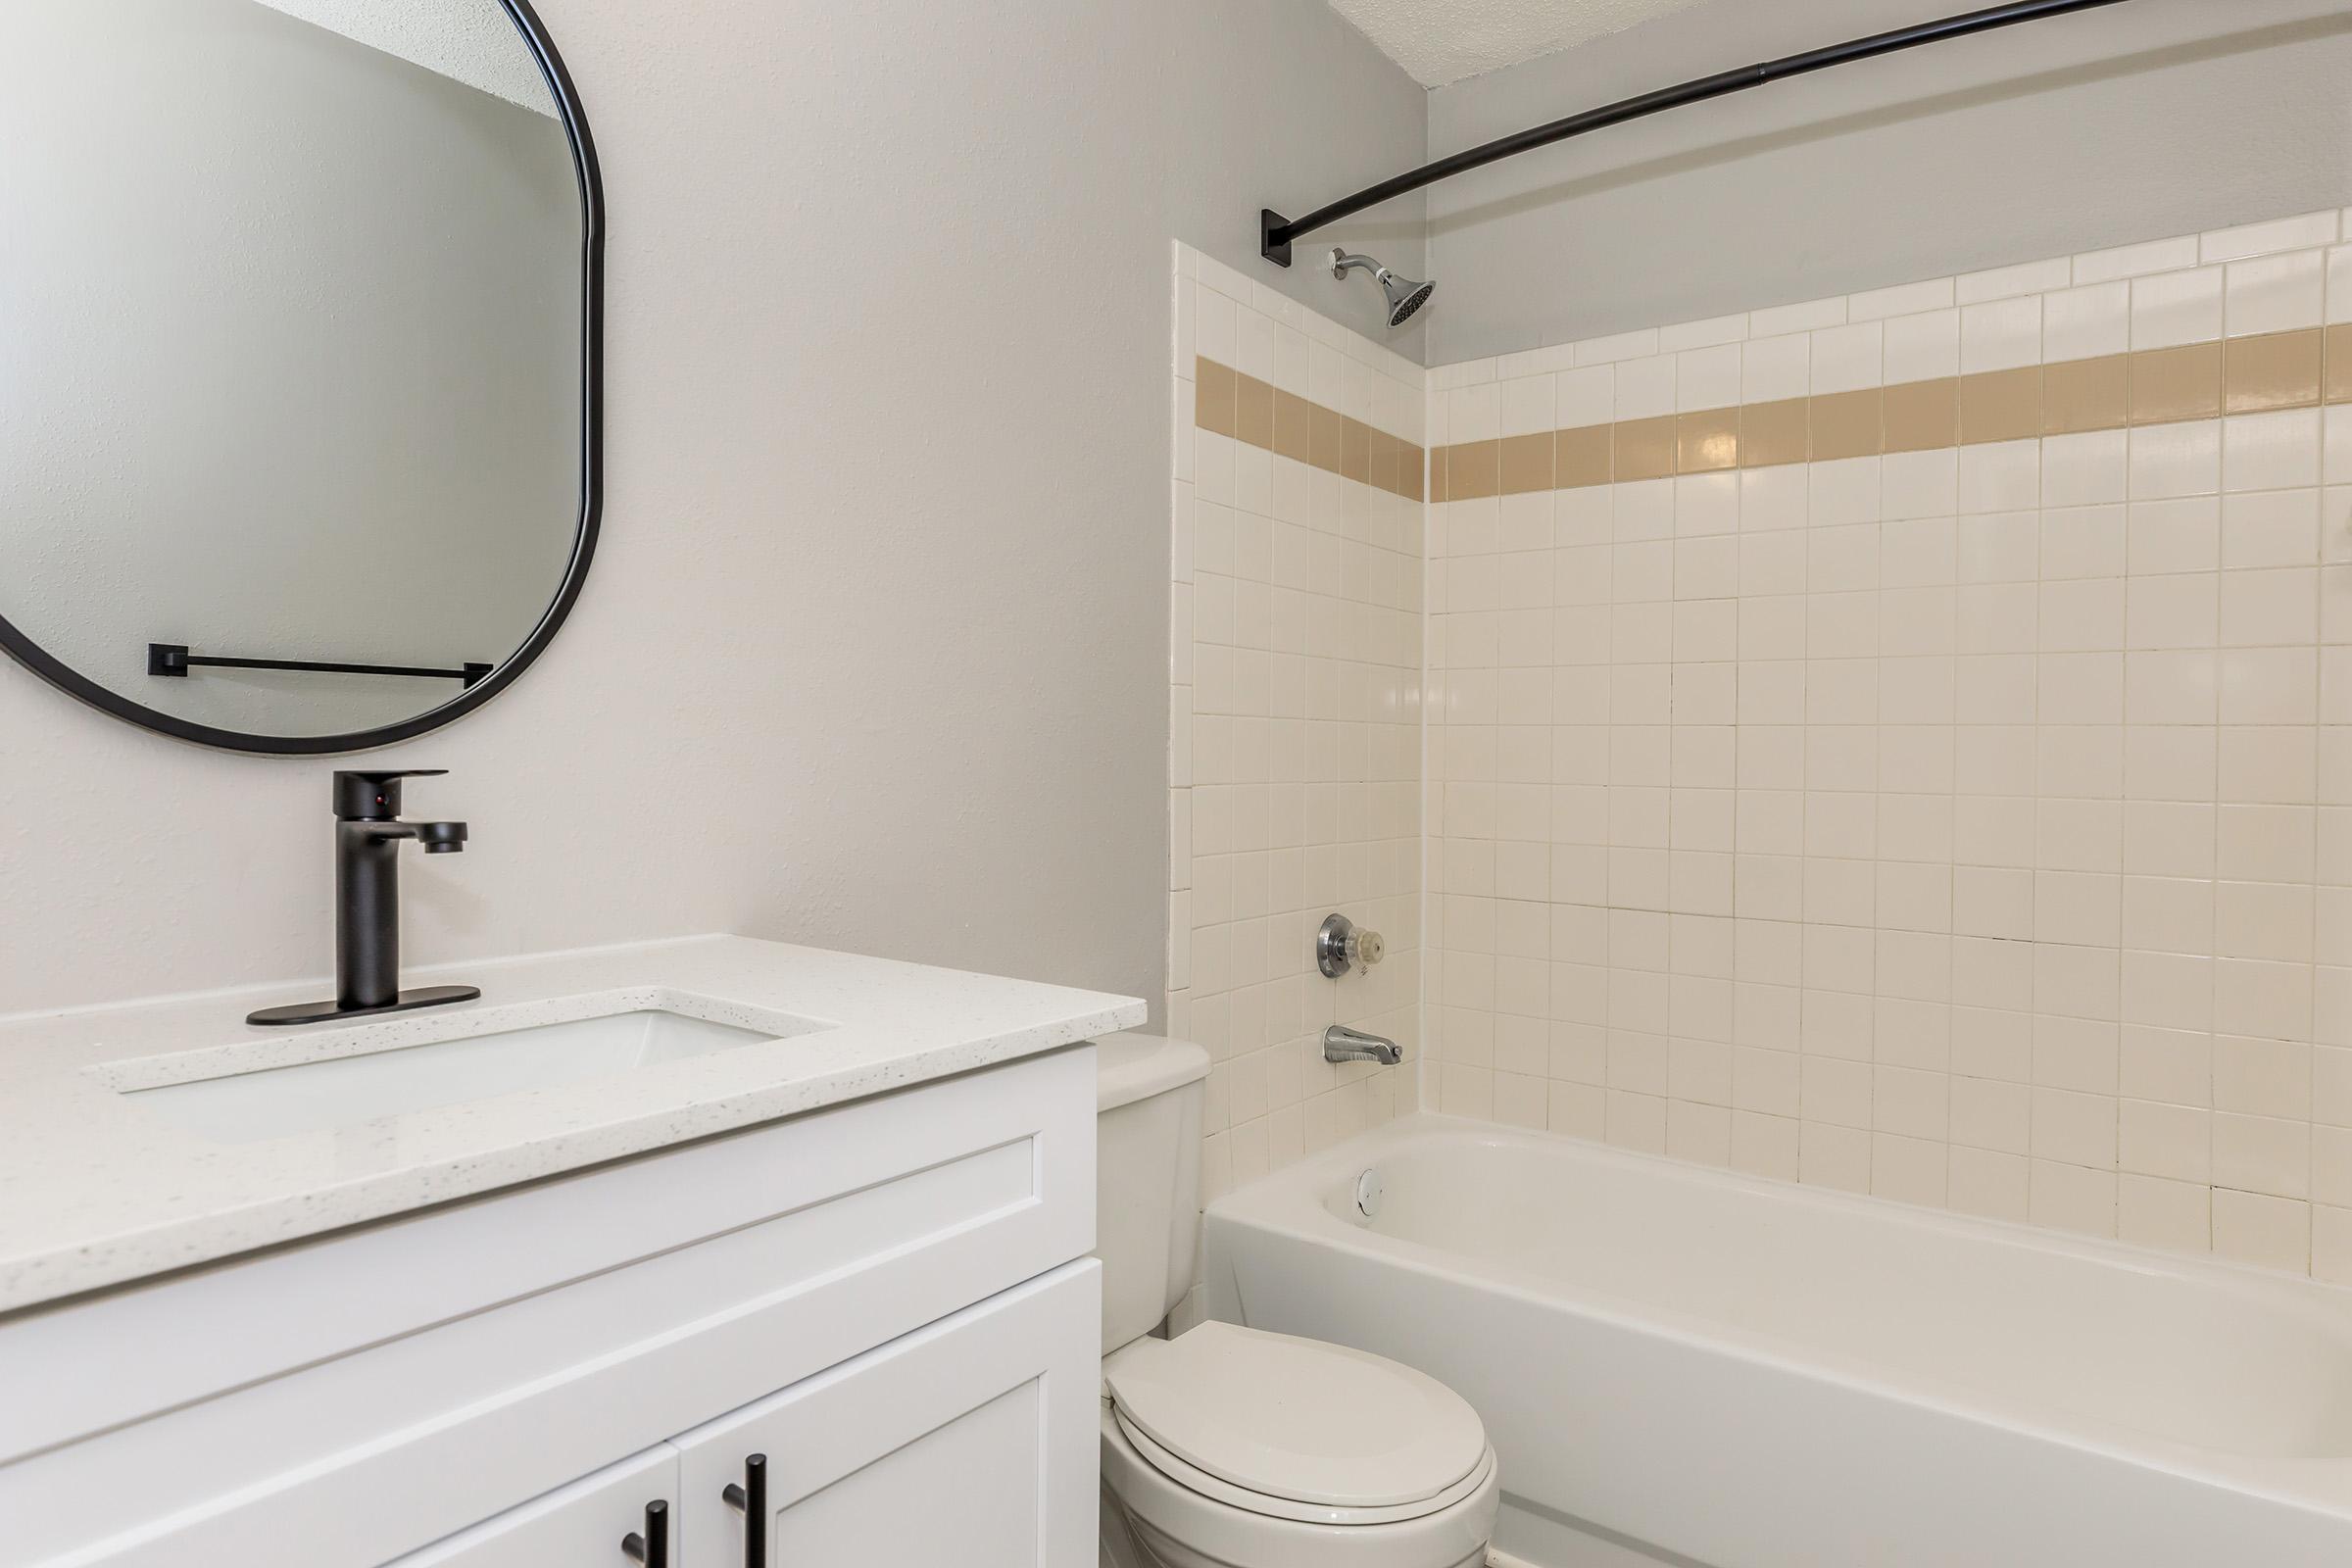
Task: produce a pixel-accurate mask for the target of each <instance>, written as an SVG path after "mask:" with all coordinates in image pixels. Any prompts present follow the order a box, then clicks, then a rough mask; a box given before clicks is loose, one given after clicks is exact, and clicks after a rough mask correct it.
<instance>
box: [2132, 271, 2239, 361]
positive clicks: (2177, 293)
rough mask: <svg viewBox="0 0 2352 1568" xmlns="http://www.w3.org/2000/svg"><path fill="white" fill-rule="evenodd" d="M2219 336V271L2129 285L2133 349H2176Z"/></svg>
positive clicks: (2174, 274) (2141, 279) (2135, 281)
mask: <svg viewBox="0 0 2352 1568" xmlns="http://www.w3.org/2000/svg"><path fill="white" fill-rule="evenodd" d="M2221 335H2222V270H2221V269H2220V268H2218V267H2200V268H2197V269H2194V270H2190V271H2185V272H2159V273H2157V274H2155V275H2153V276H2150V277H2139V278H2134V279H2133V280H2132V282H2131V346H2132V347H2133V348H2134V349H2163V348H2176V347H2179V346H2180V345H2181V344H2185V343H2206V342H2211V341H2213V340H2214V339H2216V338H2219V337H2220V336H2221Z"/></svg>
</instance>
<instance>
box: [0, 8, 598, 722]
mask: <svg viewBox="0 0 2352 1568" xmlns="http://www.w3.org/2000/svg"><path fill="white" fill-rule="evenodd" d="M499 4H500V5H501V6H503V7H504V8H505V10H506V12H507V15H508V16H509V17H510V18H511V19H513V21H514V23H515V29H516V30H517V31H518V32H520V33H521V34H522V37H523V41H524V42H525V43H526V44H528V45H529V46H530V49H531V53H532V55H533V56H534V57H535V58H536V59H537V61H538V63H539V73H540V75H541V76H542V77H544V78H545V79H546V82H547V85H548V90H549V91H550V92H552V93H554V94H555V99H556V112H557V117H558V118H559V119H560V120H561V121H562V122H563V124H564V134H565V135H566V136H567V137H569V139H570V141H571V161H572V167H573V170H574V172H576V173H577V174H578V175H579V181H580V217H581V226H582V245H581V290H580V296H581V334H580V350H581V353H580V529H579V536H578V538H577V539H576V540H575V541H574V542H573V544H572V551H571V562H570V564H568V565H567V566H566V567H565V568H564V582H563V585H562V586H561V587H559V588H558V589H557V590H556V597H555V600H554V602H553V603H552V604H550V605H549V606H548V609H547V613H545V614H544V615H542V616H541V617H540V619H539V624H538V625H536V626H534V627H532V628H531V634H530V636H529V637H527V638H526V639H524V641H523V644H522V646H521V648H519V649H517V650H516V651H515V654H514V656H513V657H511V658H509V659H508V660H507V661H506V662H503V663H501V664H500V665H498V667H497V668H495V669H493V670H492V671H491V672H490V673H489V674H488V675H486V676H484V677H483V678H482V679H480V680H478V681H476V682H474V683H473V684H472V685H471V686H469V687H468V688H466V690H465V691H464V692H462V693H460V694H459V695H458V696H457V697H455V698H452V699H451V700H450V701H449V702H447V703H444V704H442V705H441V706H440V707H438V708H435V709H432V710H429V711H426V712H422V713H419V714H417V716H416V717H414V718H406V719H402V720H401V721H400V722H399V723H397V724H385V725H381V726H379V727H378V728H375V729H369V730H357V731H354V732H352V733H350V734H345V735H297V736H285V735H248V734H244V733H242V732H240V731H237V730H225V729H215V728H213V727H212V726H211V725H209V724H197V723H192V722H190V721H189V720H187V719H184V718H177V717H174V716H173V715H172V714H170V713H164V712H159V711H156V710H154V709H152V708H149V707H147V706H145V705H144V704H141V703H134V702H132V701H131V700H130V699H129V698H127V697H124V696H123V695H122V694H121V693H120V692H116V691H112V690H109V689H108V688H106V687H104V686H101V685H99V684H98V683H97V682H96V681H93V680H91V679H90V678H89V677H88V676H86V675H83V674H81V673H79V672H78V671H76V670H74V669H72V668H70V667H69V666H67V665H66V664H65V663H63V662H60V661H59V660H57V659H56V658H54V657H53V656H51V655H50V654H49V653H48V652H47V651H46V650H44V649H43V648H42V647H41V646H40V645H39V644H38V643H36V642H34V641H33V640H32V639H31V638H29V637H27V636H25V633H24V632H22V631H20V630H19V629H18V628H17V627H16V626H15V625H14V624H12V623H11V622H10V621H9V619H8V617H7V616H5V615H0V649H5V650H7V652H8V653H9V654H10V655H11V656H13V657H14V658H15V659H16V661H17V662H19V663H21V664H23V665H25V668H27V669H29V670H31V671H32V672H33V673H34V674H36V675H39V676H40V677H41V678H42V679H44V680H46V681H48V682H49V683H50V684H51V685H53V686H56V687H58V688H60V689H61V690H63V691H66V692H68V693H70V694H71V695H73V696H74V697H77V698H79V699H80V700H81V701H83V702H85V703H87V704H89V705H90V706H91V707H92V708H95V709H97V710H99V711H101V712H105V713H110V714H112V715H113V716H115V717H116V718H120V719H123V720H126V721H128V722H130V723H133V724H137V725H139V726H140V727H141V728H144V729H151V730H156V731H159V732H160V733H162V734H165V735H170V736H172V737H174V738H175V739H178V740H183V741H193V742H195V743H196V744H197V745H200V746H213V747H219V748H221V750H223V751H232V752H256V753H262V754H266V755H270V756H279V757H320V756H328V755H332V754H334V753H339V752H362V751H369V750H372V749H374V748H376V747H379V746H390V745H393V744H395V743H397V742H400V741H405V740H412V739H414V738H415V737H417V736H418V735H422V734H425V733H427V732H428V731H431V730H436V729H439V728H440V727H441V726H442V725H444V724H448V723H452V722H454V721H455V720H457V719H460V718H463V717H465V716H466V714H467V713H470V712H472V711H474V710H475V709H477V708H479V707H481V706H482V705H483V704H484V703H487V702H488V701H490V699H491V698H493V697H496V696H497V695H498V694H499V693H500V692H502V691H504V690H506V689H507V687H509V686H511V685H513V684H514V683H515V677H517V676H518V675H520V674H521V673H522V672H523V671H524V670H525V669H528V668H529V667H530V665H531V662H532V661H533V660H535V659H537V658H538V657H539V656H540V654H542V653H544V652H545V651H546V649H547V645H548V644H549V643H551V642H553V641H555V637H556V633H557V632H559V631H561V630H562V629H563V626H564V617H565V616H566V615H568V614H570V613H571V607H572V605H573V603H574V602H575V601H577V600H578V598H579V597H580V588H581V585H582V584H583V583H584V582H586V580H587V577H588V565H589V563H590V561H591V560H593V559H594V557H595V555H596V538H597V530H598V526H599V523H600V522H601V520H602V517H603V514H604V478H605V453H604V436H605V402H604V399H605V189H604V176H603V174H602V172H600V170H599V168H598V166H597V161H596V141H595V138H594V137H592V136H591V135H590V134H589V130H588V117H587V114H586V113H585V111H583V110H582V109H581V107H580V98H579V92H578V89H577V88H575V87H574V86H573V84H572V79H571V73H570V72H569V71H567V70H566V69H565V68H564V57H563V56H562V55H561V54H559V53H558V52H557V50H556V44H555V40H554V39H553V38H551V37H550V36H549V35H548V31H547V26H546V25H545V24H544V23H542V22H541V21H540V20H539V14H538V13H537V12H536V11H534V10H533V9H532V8H531V3H530V0H499Z"/></svg>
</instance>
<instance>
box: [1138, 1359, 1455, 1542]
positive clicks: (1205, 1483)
mask: <svg viewBox="0 0 2352 1568" xmlns="http://www.w3.org/2000/svg"><path fill="white" fill-rule="evenodd" d="M1103 1383H1104V1386H1105V1390H1106V1392H1107V1394H1108V1396H1109V1398H1110V1402H1111V1414H1112V1417H1113V1419H1114V1420H1115V1422H1116V1425H1117V1427H1118V1429H1119V1432H1120V1434H1121V1436H1123V1437H1124V1438H1125V1439H1126V1440H1127V1442H1128V1444H1129V1445H1130V1446H1132V1447H1133V1449H1134V1451H1135V1452H1136V1454H1137V1455H1138V1456H1139V1457H1141V1458H1142V1459H1143V1460H1144V1461H1145V1462H1146V1463H1148V1464H1150V1465H1151V1466H1152V1469H1154V1470H1156V1471H1158V1472H1159V1473H1160V1474H1161V1475H1163V1476H1165V1477H1166V1478H1167V1479H1168V1480H1170V1481H1172V1482H1174V1483H1176V1484H1177V1485H1178V1486H1181V1487H1183V1488H1184V1489H1185V1490H1186V1491H1188V1492H1191V1493H1193V1494H1195V1495H1200V1496H1201V1497H1205V1498H1209V1499H1213V1500H1214V1501H1216V1502H1220V1503H1223V1504H1225V1505H1226V1506H1228V1507H1234V1508H1240V1509H1243V1510H1245V1511H1247V1512H1250V1513H1254V1514H1259V1515H1263V1516H1265V1517H1268V1518H1275V1519H1289V1520H1297V1521H1300V1522H1305V1523H1315V1524H1327V1525H1331V1524H1392V1523H1397V1522H1399V1521H1403V1520H1409V1519H1417V1518H1422V1517H1426V1516H1427V1515H1430V1514H1433V1513H1438V1512H1442V1511H1444V1510H1445V1509H1446V1508H1448V1507H1450V1506H1452V1505H1454V1504H1455V1503H1458V1502H1459V1501H1460V1500H1461V1499H1462V1498H1464V1497H1466V1496H1469V1495H1472V1494H1473V1493H1476V1492H1477V1491H1478V1490H1479V1488H1480V1487H1481V1485H1482V1484H1483V1483H1484V1482H1485V1480H1486V1478H1487V1477H1488V1476H1489V1475H1490V1474H1491V1473H1492V1471H1493V1469H1494V1463H1495V1459H1494V1451H1493V1449H1491V1448H1490V1447H1489V1446H1488V1445H1487V1439H1486V1429H1485V1427H1484V1425H1483V1424H1482V1423H1481V1422H1480V1421H1479V1419H1478V1413H1477V1412H1476V1411H1474V1410H1472V1409H1471V1408H1470V1405H1469V1403H1468V1402H1467V1401H1466V1400H1464V1399H1463V1398H1462V1397H1461V1396H1459V1395H1457V1394H1455V1393H1454V1392H1453V1391H1452V1390H1451V1389H1448V1388H1446V1385H1444V1384H1443V1383H1440V1382H1438V1381H1437V1380H1436V1379H1435V1378H1432V1377H1429V1376H1428V1375H1427V1374H1425V1373H1421V1372H1418V1371H1415V1370H1414V1369H1412V1368H1411V1367H1407V1366H1402V1365H1399V1364H1398V1363H1397V1362H1394V1361H1390V1360H1387V1359H1385V1358H1383V1357H1381V1356H1376V1355H1371V1354H1367V1353H1366V1352H1364V1351H1361V1350H1355V1349H1350V1348H1347V1347H1345V1346H1339V1345H1329V1344H1325V1343H1323V1342H1321V1341H1318V1340H1305V1339H1297V1338H1293V1337H1291V1336H1289V1335H1281V1334H1268V1333H1266V1332H1264V1331H1263V1330H1258V1329H1247V1328H1241V1327H1239V1326H1236V1325H1234V1324H1229V1323H1203V1324H1201V1325H1200V1326H1199V1327H1197V1328H1195V1329H1193V1330H1192V1331H1191V1332H1190V1333H1188V1334H1185V1335H1182V1336H1180V1337H1179V1338H1177V1339H1174V1340H1143V1341H1139V1342H1137V1343H1136V1344H1134V1345H1132V1346H1129V1347H1127V1348H1124V1349H1122V1350H1120V1351H1118V1352H1116V1353H1115V1354H1113V1355H1112V1356H1111V1357H1110V1358H1109V1359H1107V1360H1106V1361H1105V1362H1104V1363H1103Z"/></svg>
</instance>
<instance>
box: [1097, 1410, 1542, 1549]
mask: <svg viewBox="0 0 2352 1568" xmlns="http://www.w3.org/2000/svg"><path fill="white" fill-rule="evenodd" d="M1111 1419H1112V1420H1113V1421H1115V1422H1116V1423H1117V1424H1118V1429H1119V1436H1121V1437H1123V1438H1125V1439H1126V1440H1127V1445H1128V1446H1129V1447H1131V1448H1133V1449H1134V1450H1135V1452H1136V1453H1137V1455H1138V1456H1140V1457H1141V1458H1142V1459H1143V1460H1144V1462H1145V1463H1146V1464H1149V1465H1150V1466H1151V1467H1152V1469H1153V1470H1156V1471H1158V1472H1159V1473H1160V1474H1161V1475H1163V1476H1165V1477H1167V1479H1168V1480H1170V1481H1173V1482H1175V1483H1176V1484H1177V1485H1178V1486H1180V1487H1182V1488H1184V1490H1185V1491H1187V1492H1190V1493H1194V1494H1196V1495H1200V1496H1203V1497H1206V1498H1208V1499H1209V1500H1210V1501H1212V1502H1221V1503H1223V1504H1224V1505H1225V1506H1226V1507H1228V1508H1239V1509H1241V1510H1242V1511H1244V1512H1245V1513H1253V1514H1258V1515H1261V1516H1263V1517H1265V1518H1268V1519H1291V1520H1296V1521H1297V1522H1299V1524H1310V1525H1394V1524H1402V1523H1404V1522H1405V1521H1407V1520H1411V1519H1423V1518H1427V1517H1428V1516H1429V1515H1431V1514H1433V1513H1442V1512H1444V1511H1445V1510H1446V1509H1447V1508H1450V1507H1452V1506H1453V1505H1454V1504H1456V1503H1458V1502H1460V1501H1462V1500H1463V1499H1464V1498H1466V1497H1469V1496H1471V1495H1474V1494H1476V1493H1477V1492H1478V1490H1479V1489H1480V1488H1481V1487H1484V1486H1485V1485H1487V1483H1488V1481H1489V1480H1490V1478H1492V1477H1493V1476H1494V1474H1495V1450H1494V1449H1493V1448H1491V1447H1490V1448H1488V1449H1487V1450H1486V1452H1485V1453H1484V1454H1482V1455H1481V1456H1480V1458H1479V1462H1478V1465H1477V1467H1476V1468H1475V1469H1473V1470H1472V1471H1471V1472H1470V1473H1469V1474H1468V1475H1466V1476H1464V1477H1462V1479H1461V1480H1459V1481H1457V1482H1455V1483H1454V1484H1453V1485H1452V1486H1450V1487H1447V1488H1446V1490H1445V1491H1444V1492H1441V1493H1439V1494H1438V1495H1435V1496H1432V1497H1424V1498H1422V1499H1421V1500H1420V1501H1418V1502H1403V1503H1397V1504H1395V1505H1393V1506H1390V1507H1386V1508H1335V1507H1332V1506H1331V1505H1329V1504H1327V1503H1314V1502H1299V1501H1296V1500H1294V1499H1292V1498H1289V1497H1275V1496H1269V1495H1266V1494H1265V1493H1262V1492H1251V1491H1249V1490H1248V1489H1246V1488H1243V1487H1237V1486H1235V1485H1234V1484H1233V1483H1232V1482H1230V1481H1220V1480H1219V1479H1217V1478H1216V1477H1215V1476H1212V1475H1210V1474H1209V1473H1208V1472H1207V1471H1205V1470H1201V1469H1199V1468H1197V1467H1195V1466H1193V1465H1189V1464H1186V1463H1185V1462H1184V1461H1183V1460H1182V1459H1179V1458H1178V1457H1176V1455H1174V1454H1172V1453H1170V1452H1168V1450H1167V1449H1165V1448H1163V1447H1161V1446H1159V1445H1158V1444H1156V1443H1153V1442H1152V1439H1151V1438H1150V1437H1149V1436H1147V1435H1146V1434H1144V1433H1142V1432H1138V1431H1137V1430H1136V1429H1135V1427H1134V1425H1133V1424H1132V1423H1130V1422H1129V1421H1128V1420H1127V1419H1126V1418H1125V1417H1124V1416H1122V1415H1120V1414H1119V1413H1118V1411H1117V1410H1116V1409H1115V1408H1114V1409H1113V1410H1112V1411H1111Z"/></svg>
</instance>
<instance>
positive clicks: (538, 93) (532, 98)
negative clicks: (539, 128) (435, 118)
mask: <svg viewBox="0 0 2352 1568" xmlns="http://www.w3.org/2000/svg"><path fill="white" fill-rule="evenodd" d="M262 4H264V5H266V6H270V7H273V8H274V9H276V10H279V11H283V12H284V13H285V14H286V15H288V16H290V17H300V18H301V19H302V20H303V21H305V22H308V23H311V24H313V25H317V26H320V27H324V28H326V29H327V30H328V31H330V32H339V33H341V34H343V36H345V37H346V38H352V39H356V40H358V41H359V42H361V43H364V44H367V45H368V47H369V48H371V49H380V50H382V51H383V52H384V53H386V54H388V55H397V56H399V57H400V58H401V59H403V60H406V61H409V62H411V63H412V64H415V65H419V66H422V67H424V68H425V69H426V70H427V71H434V72H438V73H441V74H442V75H444V76H448V77H450V78H452V79H453V80H456V81H462V82H464V83H466V86H468V87H478V88H480V89H481V90H482V91H484V92H487V93H494V94H496V95H497V96H498V97H501V98H504V99H506V100H507V101H508V102H509V103H513V104H520V105H521V106H522V107H523V108H525V109H529V110H532V111H534V112H536V113H538V114H542V115H553V114H554V113H555V112H556V101H555V99H554V97H553V96H552V95H551V94H550V93H549V92H548V90H547V83H546V82H545V81H544V80H542V79H541V78H540V75H539V62H538V61H537V60H535V59H534V58H532V55H531V51H530V47H529V46H528V45H527V44H525V43H524V42H523V40H522V34H521V33H520V32H518V31H516V30H515V24H514V22H513V20H511V19H510V18H509V17H508V15H507V12H506V8H505V7H504V6H501V5H499V4H498V3H497V0H401V3H400V4H399V5H396V6H387V5H378V4H371V3H369V0H262Z"/></svg>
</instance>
